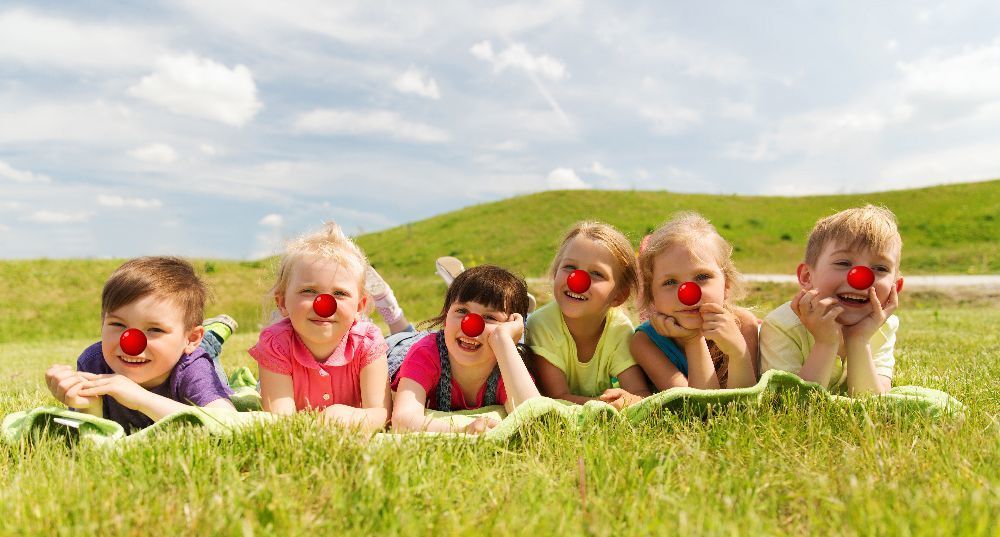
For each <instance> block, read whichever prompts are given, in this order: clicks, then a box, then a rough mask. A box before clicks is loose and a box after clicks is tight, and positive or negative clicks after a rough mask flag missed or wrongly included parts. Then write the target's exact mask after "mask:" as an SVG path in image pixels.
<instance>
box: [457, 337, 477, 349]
mask: <svg viewBox="0 0 1000 537" xmlns="http://www.w3.org/2000/svg"><path fill="white" fill-rule="evenodd" d="M455 342H456V343H458V347H459V348H460V349H462V350H463V351H465V352H476V351H478V350H479V347H482V346H483V344H482V343H480V342H479V341H476V340H475V339H472V338H467V337H463V336H459V337H458V338H456V339H455Z"/></svg>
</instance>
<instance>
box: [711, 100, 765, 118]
mask: <svg viewBox="0 0 1000 537" xmlns="http://www.w3.org/2000/svg"><path fill="white" fill-rule="evenodd" d="M716 113H717V114H718V115H719V117H723V118H726V119H735V120H743V121H746V120H750V119H753V118H754V116H755V115H756V110H755V109H754V105H753V104H752V103H746V102H736V101H730V100H724V101H722V102H721V103H719V107H718V109H717V111H716Z"/></svg>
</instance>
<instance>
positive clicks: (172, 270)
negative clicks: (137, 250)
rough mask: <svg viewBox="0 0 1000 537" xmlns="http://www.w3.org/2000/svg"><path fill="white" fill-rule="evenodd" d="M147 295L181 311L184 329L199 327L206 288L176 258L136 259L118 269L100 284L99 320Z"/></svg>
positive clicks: (186, 263) (190, 269)
mask: <svg viewBox="0 0 1000 537" xmlns="http://www.w3.org/2000/svg"><path fill="white" fill-rule="evenodd" d="M149 295H156V296H158V297H163V298H165V299H168V300H171V301H173V302H174V303H175V304H176V305H178V306H179V307H180V308H181V309H182V310H183V311H184V328H185V329H188V330H189V329H191V328H194V327H196V326H198V325H200V324H201V321H202V320H203V319H204V316H205V302H206V300H207V299H208V288H207V287H206V286H205V283H204V282H202V281H201V279H200V278H198V275H197V274H195V271H194V267H192V266H191V263H188V262H187V261H185V260H183V259H181V258H179V257H162V256H155V257H138V258H135V259H132V260H130V261H126V262H125V264H123V265H122V266H120V267H118V268H117V269H116V270H115V271H114V272H113V273H112V274H111V277H109V278H108V281H107V282H105V283H104V290H103V291H102V292H101V317H104V316H106V315H107V314H108V313H109V312H112V311H115V310H117V309H118V308H121V307H124V306H127V305H129V304H131V303H133V302H135V301H136V300H140V299H142V298H145V297H146V296H149Z"/></svg>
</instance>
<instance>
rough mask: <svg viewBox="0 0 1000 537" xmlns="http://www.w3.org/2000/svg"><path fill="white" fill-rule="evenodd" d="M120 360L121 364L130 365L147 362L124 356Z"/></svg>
mask: <svg viewBox="0 0 1000 537" xmlns="http://www.w3.org/2000/svg"><path fill="white" fill-rule="evenodd" d="M121 359H122V361H123V362H128V363H130V364H144V363H146V362H148V361H149V360H146V359H143V358H126V357H124V356H122V357H121Z"/></svg>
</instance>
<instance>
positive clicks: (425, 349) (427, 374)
mask: <svg viewBox="0 0 1000 537" xmlns="http://www.w3.org/2000/svg"><path fill="white" fill-rule="evenodd" d="M403 377H406V378H408V379H410V380H413V381H416V383H417V384H419V385H420V387H422V388H423V389H424V392H425V393H426V394H427V399H428V401H429V400H430V399H431V397H434V395H435V394H436V392H437V385H438V381H439V380H440V379H441V357H440V355H439V354H438V352H437V341H436V334H435V333H431V334H428V335H427V337H425V338H424V339H421V340H420V341H418V342H417V343H415V344H414V345H413V346H412V347H410V351H409V352H407V353H406V358H403V365H401V366H400V368H399V374H398V375H396V379H395V380H394V381H393V382H392V389H393V390H394V391H395V390H397V389H398V388H399V380H400V379H401V378H403Z"/></svg>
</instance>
